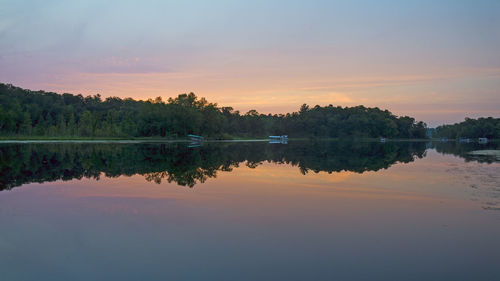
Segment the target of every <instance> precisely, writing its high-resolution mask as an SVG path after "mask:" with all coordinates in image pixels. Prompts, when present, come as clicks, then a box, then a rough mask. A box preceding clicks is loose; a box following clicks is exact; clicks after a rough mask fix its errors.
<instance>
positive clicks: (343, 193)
mask: <svg viewBox="0 0 500 281" xmlns="http://www.w3.org/2000/svg"><path fill="white" fill-rule="evenodd" d="M499 171H500V164H499V163H492V164H486V163H478V162H464V160H463V159H460V158H458V157H456V156H450V155H441V154H438V153H436V152H435V151H428V152H427V156H426V157H425V158H423V159H417V160H416V161H415V162H412V163H409V164H397V165H394V166H392V167H390V168H389V169H387V170H379V171H377V172H373V171H372V172H365V173H363V174H357V173H353V172H340V173H332V174H328V173H324V172H321V173H313V172H309V173H307V174H306V175H302V174H300V173H299V171H298V169H297V167H292V166H290V165H279V164H269V163H264V164H263V165H261V166H258V167H257V168H255V169H251V168H248V167H246V166H244V165H240V167H239V168H235V169H234V170H233V171H232V172H219V173H218V176H217V178H210V179H208V180H207V181H206V182H205V183H204V184H199V185H196V186H195V187H194V188H192V189H190V188H187V187H181V186H178V185H176V184H175V183H167V182H162V183H161V184H155V183H152V182H147V181H146V180H145V179H144V177H143V176H132V177H125V176H120V177H118V178H106V177H101V179H100V180H99V181H95V180H92V179H83V180H71V181H68V182H62V181H57V182H52V183H44V184H27V185H24V186H21V187H17V188H14V189H13V190H11V191H3V192H0V221H1V222H2V231H1V232H0V253H1V254H0V271H1V272H2V274H3V277H2V278H6V279H5V280H41V279H47V280H93V279H96V278H98V279H103V280H111V279H114V280H167V279H168V280H172V279H174V280H176V279H177V280H200V279H201V280H262V279H267V280H332V279H340V280H345V279H349V280H353V279H354V280H388V279H389V280H494V279H497V278H500V273H499V272H498V264H499V263H500V253H499V252H498V249H500V242H499V240H498V237H500V212H498V211H495V210H492V209H493V207H496V206H498V205H496V204H497V203H496V202H497V201H498V198H497V196H498V195H499V193H500V192H499V190H498V189H500V187H499V186H498V185H499V178H498V174H499V173H498V172H499ZM471 185H475V186H471ZM485 206H490V207H492V208H490V209H485V208H482V207H485ZM42 277H43V278H42Z"/></svg>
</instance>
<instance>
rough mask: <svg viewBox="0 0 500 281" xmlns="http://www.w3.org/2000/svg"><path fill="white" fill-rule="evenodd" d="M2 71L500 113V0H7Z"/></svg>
mask: <svg viewBox="0 0 500 281" xmlns="http://www.w3.org/2000/svg"><path fill="white" fill-rule="evenodd" d="M0 7H1V8H0V82H3V83H11V84H14V85H16V86H20V87H23V88H29V89H32V90H40V89H42V90H47V91H55V92H58V93H63V92H70V93H74V94H78V93H81V94H84V95H87V94H97V93H100V94H101V95H102V96H104V97H108V96H119V97H133V98H138V99H147V98H154V97H156V96H162V97H164V98H167V97H171V96H176V95H177V94H180V93H183V92H195V93H196V94H197V95H198V96H203V97H206V98H207V99H208V100H209V101H212V102H217V103H218V104H219V105H223V106H232V107H234V108H235V109H237V110H240V111H242V112H246V111H248V110H249V109H256V110H258V111H259V112H263V113H285V112H291V111H296V110H298V108H299V107H300V105H301V104H302V103H308V104H310V105H315V104H320V105H328V104H333V105H341V106H353V105H359V104H363V105H366V106H377V107H380V108H383V109H389V110H391V111H392V112H394V113H395V114H398V115H410V116H413V117H416V118H417V119H419V120H423V121H424V122H427V123H428V124H429V125H430V126H435V125H438V124H441V123H449V122H458V121H461V120H463V119H464V118H465V117H466V116H469V117H479V116H494V117H500V1H498V0H496V1H457V0H453V1H411V3H410V1H97V0H86V1H67V0H61V1H47V0H46V1H20V0H15V1H14V0H12V1H10V0H0Z"/></svg>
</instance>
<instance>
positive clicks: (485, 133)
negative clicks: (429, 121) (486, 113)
mask: <svg viewBox="0 0 500 281" xmlns="http://www.w3.org/2000/svg"><path fill="white" fill-rule="evenodd" d="M435 135H436V136H437V137H441V138H449V139H458V138H489V139H500V118H493V117H488V118H478V119H471V118H465V121H463V122H460V123H456V124H453V125H442V126H439V127H437V128H436V133H435Z"/></svg>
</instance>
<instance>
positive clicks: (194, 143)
mask: <svg viewBox="0 0 500 281" xmlns="http://www.w3.org/2000/svg"><path fill="white" fill-rule="evenodd" d="M188 137H189V140H190V141H191V142H190V143H189V144H188V147H198V146H202V145H203V142H204V141H205V139H204V138H203V137H202V136H197V135H188Z"/></svg>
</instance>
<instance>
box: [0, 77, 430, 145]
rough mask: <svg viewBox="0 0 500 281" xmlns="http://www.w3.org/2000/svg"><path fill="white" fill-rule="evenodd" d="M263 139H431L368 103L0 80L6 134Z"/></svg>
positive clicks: (422, 127) (1, 124) (420, 126)
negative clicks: (93, 91)
mask: <svg viewBox="0 0 500 281" xmlns="http://www.w3.org/2000/svg"><path fill="white" fill-rule="evenodd" d="M187 134H196V135H201V136H204V137H206V138H210V139H231V138H257V137H267V136H268V135H281V134H288V135H290V137H315V138H346V137H349V138H352V137H356V138H378V137H386V138H405V139H406V138H425V137H426V124H425V123H423V122H421V121H420V122H417V121H416V120H415V119H414V118H412V117H409V116H399V117H398V116H396V115H394V114H392V113H391V112H389V111H388V110H381V109H379V108H368V107H365V106H362V105H360V106H355V107H341V106H334V105H328V106H319V105H316V106H314V107H310V106H309V105H306V104H304V105H302V106H301V107H300V109H299V110H298V111H297V112H293V113H287V114H261V113H259V112H257V111H256V110H250V111H248V112H246V113H240V112H239V111H237V110H234V109H233V108H232V107H220V106H218V105H217V104H216V103H211V102H208V101H207V100H206V99H205V98H198V97H197V96H196V95H195V94H194V93H189V94H180V95H178V96H177V97H175V98H168V99H167V100H165V101H164V100H163V99H162V98H161V97H157V98H155V99H149V100H146V101H143V100H134V99H132V98H125V99H122V98H118V97H108V98H105V99H103V98H102V97H101V96H100V95H99V94H97V95H93V96H85V97H84V96H82V95H81V94H79V95H73V94H68V93H64V94H57V93H52V92H45V91H31V90H26V89H22V88H19V87H15V86H13V85H10V84H2V83H0V136H3V137H23V136H24V137H34V136H41V137H69V138H71V137H89V138H93V137H103V138H104V137H116V138H136V137H158V138H167V139H180V138H185V137H186V135H187Z"/></svg>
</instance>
